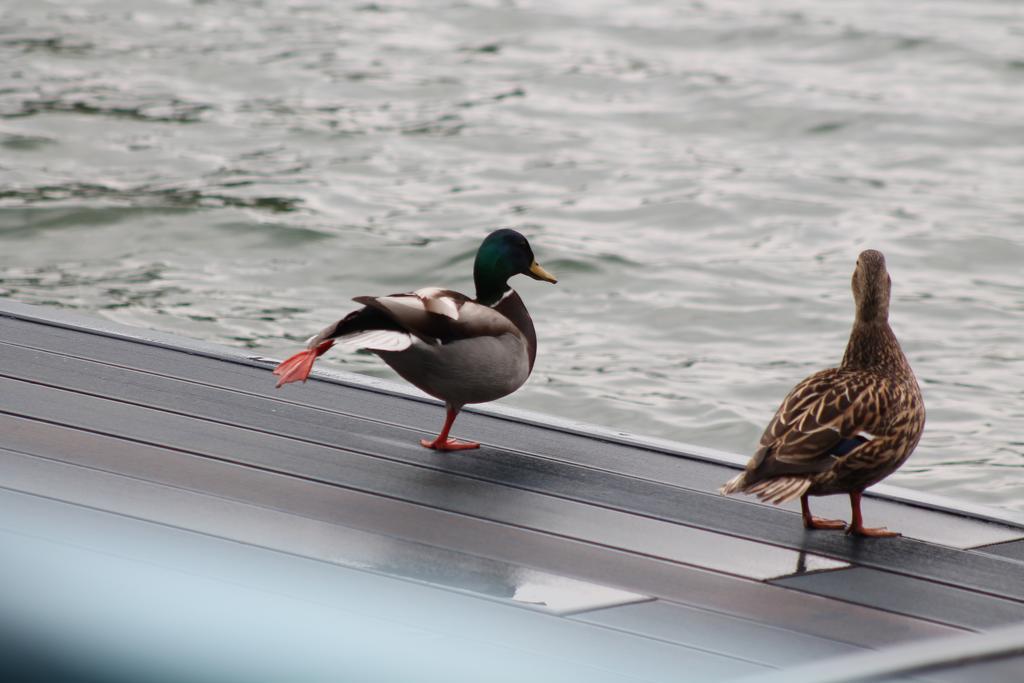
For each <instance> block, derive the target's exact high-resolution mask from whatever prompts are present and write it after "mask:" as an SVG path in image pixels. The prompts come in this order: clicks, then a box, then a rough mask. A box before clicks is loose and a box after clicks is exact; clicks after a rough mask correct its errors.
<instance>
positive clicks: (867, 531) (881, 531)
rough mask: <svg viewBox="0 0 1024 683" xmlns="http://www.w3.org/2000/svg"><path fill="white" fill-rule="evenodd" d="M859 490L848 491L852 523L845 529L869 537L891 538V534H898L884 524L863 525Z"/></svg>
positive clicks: (849, 532) (898, 533) (850, 532)
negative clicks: (878, 525) (874, 525)
mask: <svg viewBox="0 0 1024 683" xmlns="http://www.w3.org/2000/svg"><path fill="white" fill-rule="evenodd" d="M860 497H861V492H860V491H851V492H850V507H851V508H852V509H853V523H852V524H850V528H849V529H847V530H846V533H848V534H856V535H857V536H870V537H871V538H892V537H893V536H899V535H900V532H898V531H889V530H888V529H886V528H885V527H884V526H880V527H874V528H872V527H866V526H864V520H863V519H862V518H861V516H860Z"/></svg>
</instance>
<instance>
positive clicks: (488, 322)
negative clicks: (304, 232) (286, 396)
mask: <svg viewBox="0 0 1024 683" xmlns="http://www.w3.org/2000/svg"><path fill="white" fill-rule="evenodd" d="M354 301H356V302H357V303H360V304H363V306H364V307H363V308H361V309H359V310H357V311H352V312H351V313H349V314H348V315H346V316H345V317H344V318H342V319H341V320H338V321H337V322H334V323H332V324H330V325H328V326H327V327H325V328H324V329H322V330H320V332H318V333H317V334H315V335H313V336H312V337H310V339H309V341H308V342H307V343H306V348H305V349H304V350H302V351H300V352H298V353H296V354H295V355H293V356H291V357H290V358H288V359H287V360H285V361H283V362H282V363H281V364H280V365H278V366H277V368H275V369H274V374H275V375H278V378H279V379H278V382H277V386H279V387H280V386H282V385H284V384H288V383H289V382H298V381H303V382H304V381H305V380H306V378H307V377H309V373H310V372H311V371H312V369H313V363H314V362H315V361H316V359H317V358H318V357H319V356H320V355H322V354H323V353H325V352H326V351H327V350H328V349H330V348H331V347H332V346H333V345H334V344H336V343H337V344H339V345H342V346H346V347H348V348H350V349H357V348H363V349H372V350H374V351H394V352H397V351H404V350H405V349H407V348H409V347H410V346H411V345H412V344H413V343H414V341H416V340H420V341H423V342H425V343H427V344H434V345H439V344H446V343H449V342H451V341H455V340H457V339H468V338H472V337H483V336H500V335H502V334H506V333H509V332H516V331H517V328H516V327H515V325H514V324H513V323H512V322H511V321H510V320H509V319H508V318H507V317H505V316H504V315H502V314H501V313H498V312H497V311H495V310H494V309H492V308H490V307H488V306H484V305H481V304H478V303H476V302H475V301H473V300H472V299H470V298H469V297H467V296H466V295H464V294H460V293H459V292H455V291H452V290H450V289H440V288H438V287H428V288H425V289H418V290H416V291H415V292H408V293H403V294H389V295H387V296H378V297H373V296H360V297H356V298H355V299H354Z"/></svg>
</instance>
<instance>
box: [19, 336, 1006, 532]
mask: <svg viewBox="0 0 1024 683" xmlns="http://www.w3.org/2000/svg"><path fill="white" fill-rule="evenodd" d="M32 326H33V323H28V322H25V321H20V320H13V319H11V322H10V323H9V324H7V325H5V326H4V329H3V339H4V340H6V341H10V342H14V343H23V344H27V345H30V346H33V347H37V348H43V349H47V350H51V351H53V352H55V353H60V354H71V355H77V356H82V357H86V358H90V359H93V360H97V361H99V362H102V363H107V364H115V365H121V366H125V367H129V368H135V369H138V370H141V371H144V372H149V373H153V372H157V373H162V374H165V375H167V376H169V377H176V378H178V379H183V380H186V381H189V382H198V383H205V384H210V385H213V386H219V387H225V388H229V389H230V390H231V391H232V392H236V391H244V392H247V393H253V394H256V395H258V396H265V397H268V398H271V399H273V400H275V401H276V402H277V403H276V405H280V404H281V403H289V404H295V405H300V406H313V407H319V408H323V409H324V410H328V411H331V412H332V413H333V414H335V415H336V417H335V418H334V420H335V422H336V426H342V425H346V424H351V423H350V422H347V421H346V418H356V419H360V420H367V419H369V420H370V421H373V422H376V423H378V424H381V425H384V426H385V427H386V432H387V433H389V434H397V433H398V432H400V431H404V432H407V433H408V437H407V438H409V439H411V440H413V441H415V440H418V438H420V437H421V436H423V435H432V434H433V433H434V432H436V430H437V429H438V427H439V423H440V421H441V418H442V415H443V413H442V410H441V409H440V408H439V407H436V406H435V405H430V404H429V403H423V402H421V401H415V400H414V401H395V400H394V397H393V396H389V395H386V394H381V393H378V392H374V391H366V390H365V389H362V388H354V387H346V386H339V385H338V384H336V383H329V384H328V383H320V382H316V381H311V382H310V383H308V384H306V385H296V386H290V387H285V388H283V389H281V390H277V391H275V390H274V389H273V379H274V378H273V377H272V376H271V375H269V373H266V374H265V371H264V370H262V369H261V368H259V367H253V366H250V365H240V364H237V363H224V362H222V361H216V360H213V359H209V358H203V357H197V356H190V358H189V361H188V362H187V363H183V362H181V352H180V351H174V350H171V349H166V348H162V347H157V346H145V345H140V344H139V343H136V342H129V341H124V340H119V339H112V338H109V337H99V336H95V335H88V334H83V333H81V332H77V331H73V330H67V329H64V328H60V327H49V328H47V329H46V330H45V332H42V331H41V330H40V329H39V325H35V329H33V327H32ZM33 340H34V342H33ZM233 412H237V411H233ZM371 416H372V417H371ZM455 431H456V433H457V434H459V435H466V436H471V437H473V438H474V439H478V440H481V441H483V442H484V443H485V444H488V445H492V446H495V447H497V448H501V449H503V450H508V451H510V452H511V453H518V454H523V455H528V456H531V457H535V458H538V459H540V460H541V461H554V462H566V463H568V464H570V465H582V466H585V467H587V468H588V469H591V470H593V469H597V470H606V471H608V472H612V473H617V474H623V475H626V476H629V477H630V478H640V479H649V480H651V481H654V482H657V483H660V484H669V485H674V486H677V487H680V488H685V489H688V490H694V491H700V492H706V493H707V492H710V493H716V492H717V488H718V486H720V485H721V483H722V482H723V481H725V480H726V479H727V478H729V477H731V476H732V475H733V474H734V473H735V472H734V470H733V469H731V468H729V467H725V466H722V465H718V464H714V463H709V462H703V461H700V460H692V459H691V460H687V462H686V466H685V467H681V466H680V463H679V458H678V457H675V456H671V455H663V454H659V453H657V452H655V451H651V450H650V449H642V450H644V451H645V455H646V456H647V457H644V458H637V457H636V451H637V449H636V448H635V447H629V446H626V445H622V444H617V443H611V442H608V441H603V440H601V439H594V438H580V437H578V436H575V435H567V434H563V433H560V432H557V431H553V430H551V429H545V428H543V427H536V426H533V425H528V424H523V423H519V422H515V421H510V420H504V419H498V418H494V417H491V416H485V415H478V414H473V413H472V412H465V413H464V414H463V415H462V416H460V418H459V421H458V423H457V424H456V430H455ZM401 438H406V437H401ZM538 466H540V465H534V467H538ZM744 500H745V502H750V503H751V504H752V505H753V506H754V508H753V509H752V510H750V511H749V513H748V514H749V515H750V517H748V519H747V520H746V521H747V522H750V521H751V520H753V521H754V523H756V521H757V520H759V519H760V520H762V521H764V520H767V528H766V529H765V528H762V529H757V528H755V529H751V531H750V533H751V534H752V535H753V536H755V537H758V538H764V537H765V536H764V534H765V533H766V531H767V530H768V529H776V528H777V527H778V526H779V524H781V523H782V522H781V520H783V519H785V517H778V516H775V515H776V514H777V512H778V510H777V509H774V510H775V512H762V510H766V509H773V508H771V507H770V506H765V505H761V504H758V503H754V502H753V501H752V500H751V499H744ZM814 506H815V510H816V511H818V512H819V514H822V515H830V514H831V515H837V516H843V517H845V516H848V514H849V509H848V503H847V501H846V500H845V498H844V497H833V498H826V499H815V500H814ZM736 509H737V510H738V509H739V508H736ZM789 509H790V510H792V509H793V506H789ZM791 514H792V513H791ZM936 514H937V513H936V512H934V511H931V510H926V509H921V508H917V507H915V506H909V505H904V504H898V503H893V502H890V501H886V500H884V499H878V498H875V497H872V496H870V495H869V496H868V498H867V499H866V500H865V515H866V517H867V519H868V521H870V522H872V523H883V522H884V523H888V524H892V525H893V526H898V527H899V529H900V530H901V531H903V532H904V533H905V534H906V535H907V536H909V537H914V538H919V539H922V540H927V541H932V542H936V543H940V544H942V545H949V546H953V547H970V546H975V545H982V544H990V543H996V542H1000V541H1008V540H1012V539H1016V538H1024V532H1022V530H1021V529H1019V528H1014V527H1009V526H1005V525H999V524H991V523H985V522H980V521H978V520H973V519H968V518H966V517H964V516H960V515H954V514H943V515H942V518H941V519H942V522H941V523H936ZM732 516H733V515H729V517H732ZM717 517H718V515H712V519H714V518H717ZM875 520H877V521H875ZM790 524H793V521H792V520H790ZM796 528H797V529H799V525H798V524H796ZM773 540H778V539H773ZM788 540H789V541H790V542H791V543H792V542H793V539H792V537H790V538H789V539H788ZM796 542H798V543H801V544H802V543H803V540H802V538H801V539H799V540H797V541H796Z"/></svg>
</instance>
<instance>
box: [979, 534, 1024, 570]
mask: <svg viewBox="0 0 1024 683" xmlns="http://www.w3.org/2000/svg"><path fill="white" fill-rule="evenodd" d="M975 550H977V551H978V552H981V553H989V554H991V555H998V556H1000V557H1007V558H1009V559H1011V560H1018V561H1020V562H1024V541H1010V542H1009V543H997V544H995V545H986V546H982V547H980V548H975ZM1022 570H1024V568H1022Z"/></svg>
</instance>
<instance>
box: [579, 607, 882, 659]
mask: <svg viewBox="0 0 1024 683" xmlns="http://www.w3.org/2000/svg"><path fill="white" fill-rule="evenodd" d="M574 618H575V619H579V620H580V621H585V622H587V623H591V624H601V625H603V626H608V627H610V628H615V629H621V630H623V631H625V632H627V633H642V634H645V635H648V636H651V637H653V638H657V639H659V640H665V641H668V642H673V643H680V644H690V645H693V644H701V645H703V647H705V648H707V649H711V650H715V649H718V648H722V647H728V646H729V645H732V649H731V650H729V652H730V654H737V655H743V656H744V657H746V658H748V659H752V660H754V661H756V662H764V663H766V664H771V665H774V666H780V667H781V666H786V665H792V664H793V663H794V662H802V661H808V660H814V659H822V658H824V657H829V656H836V655H842V654H848V653H851V652H863V651H864V650H863V649H861V648H857V647H853V646H851V645H848V644H846V643H839V642H836V641H834V640H830V639H827V638H822V637H820V636H816V635H813V634H795V633H793V632H790V631H785V630H783V629H778V628H765V627H763V626H756V627H755V626H754V625H753V624H751V623H750V622H749V621H746V620H742V619H736V618H734V617H727V616H723V615H720V614H716V613H713V612H707V611H704V610H699V609H696V608H693V607H689V606H686V605H678V604H673V603H670V602H665V601H662V600H658V601H654V602H642V603H634V604H631V605H622V606H616V607H608V608H603V609H600V610H595V611H589V612H586V613H584V614H580V615H579V616H577V617H574Z"/></svg>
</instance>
